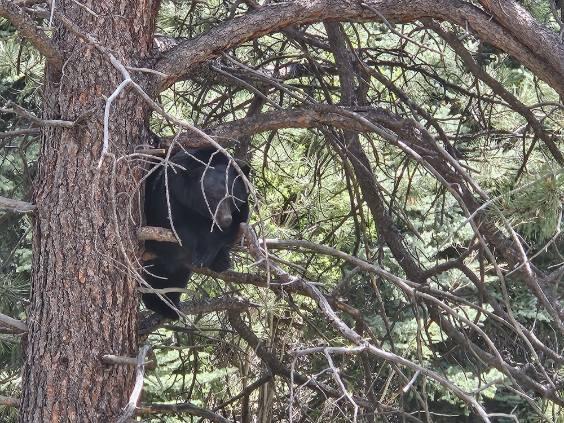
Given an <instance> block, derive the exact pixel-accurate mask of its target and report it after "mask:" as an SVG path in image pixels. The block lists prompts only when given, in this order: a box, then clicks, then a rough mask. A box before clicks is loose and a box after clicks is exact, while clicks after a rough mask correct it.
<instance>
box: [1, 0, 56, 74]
mask: <svg viewBox="0 0 564 423" xmlns="http://www.w3.org/2000/svg"><path fill="white" fill-rule="evenodd" d="M0 16H4V17H5V18H7V19H8V20H9V21H10V22H11V23H12V25H14V26H15V27H16V28H17V29H18V31H19V32H20V34H21V35H22V36H23V37H25V38H26V39H27V40H29V41H30V42H31V43H32V44H33V46H34V47H35V48H36V49H37V50H38V51H39V52H40V53H41V54H42V55H43V56H45V58H46V59H47V62H49V64H50V65H51V66H53V70H54V71H59V70H60V69H61V67H62V66H63V58H62V55H61V52H60V51H59V50H58V49H57V47H56V46H55V45H54V44H53V42H52V41H51V39H50V38H48V37H47V36H46V35H45V34H44V33H43V32H41V31H40V30H39V29H38V28H37V27H36V26H35V24H34V23H33V20H32V19H31V17H30V16H29V15H28V14H27V13H25V12H24V11H23V10H22V9H21V8H20V7H18V6H17V5H16V4H15V3H14V2H13V1H9V0H0Z"/></svg>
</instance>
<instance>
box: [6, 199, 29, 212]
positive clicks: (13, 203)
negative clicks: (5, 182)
mask: <svg viewBox="0 0 564 423" xmlns="http://www.w3.org/2000/svg"><path fill="white" fill-rule="evenodd" d="M35 209H36V206H35V205H34V204H31V203H26V202H25V201H20V200H12V199H11V198H6V197H0V210H8V211H10V212H12V213H30V212H32V211H34V210H35Z"/></svg>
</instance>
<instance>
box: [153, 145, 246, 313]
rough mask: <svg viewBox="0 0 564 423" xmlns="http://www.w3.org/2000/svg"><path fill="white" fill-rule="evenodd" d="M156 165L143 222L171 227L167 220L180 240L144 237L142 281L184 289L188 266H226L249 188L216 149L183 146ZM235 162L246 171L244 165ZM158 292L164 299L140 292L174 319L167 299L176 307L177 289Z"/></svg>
mask: <svg viewBox="0 0 564 423" xmlns="http://www.w3.org/2000/svg"><path fill="white" fill-rule="evenodd" d="M238 164H239V163H238ZM159 166H160V168H159V169H156V170H154V172H153V173H152V174H151V175H150V176H149V177H148V178H147V183H146V187H145V216H146V219H147V225H149V226H158V227H163V228H169V229H172V228H171V224H170V223H171V222H170V220H171V219H172V225H173V228H174V230H175V231H176V233H177V234H178V237H179V238H180V241H181V242H182V245H179V244H177V243H171V242H161V241H146V242H145V249H146V251H147V252H148V253H149V256H150V258H149V259H148V260H146V261H145V263H144V267H145V280H146V281H147V283H148V284H149V285H150V286H151V287H153V288H156V289H163V288H185V287H186V283H187V281H188V278H189V277H190V275H191V273H192V272H191V270H190V268H191V267H208V268H210V269H211V270H214V271H216V272H222V271H224V270H227V269H228V268H229V266H230V265H231V261H230V258H229V253H230V249H231V247H232V246H233V244H234V243H235V241H236V238H237V236H238V232H239V224H240V223H242V222H246V221H247V219H248V217H249V205H248V202H247V200H248V191H247V188H246V186H245V183H244V181H243V179H242V177H241V175H240V174H239V173H238V172H237V171H236V170H235V168H234V167H233V163H232V162H230V159H229V158H228V157H227V156H225V155H224V154H223V153H221V152H220V151H219V150H216V149H215V148H198V149H191V150H182V151H179V152H178V153H176V154H175V155H173V156H172V157H171V158H170V160H169V163H168V165H167V166H161V165H159ZM239 166H240V169H241V170H242V171H243V173H244V174H245V175H248V174H249V167H248V166H246V165H241V164H239ZM167 187H168V194H167ZM169 205H170V208H169ZM161 295H163V297H165V298H166V299H167V301H166V302H165V301H163V299H161V298H160V297H159V296H158V295H157V294H143V302H144V303H145V306H147V308H149V309H151V310H153V311H155V312H157V313H159V314H161V315H163V316H165V317H168V318H171V319H178V317H179V316H178V314H177V312H176V311H174V310H173V309H172V308H171V307H170V306H169V305H167V302H170V303H172V304H174V306H178V304H179V301H180V293H179V292H170V293H166V294H161Z"/></svg>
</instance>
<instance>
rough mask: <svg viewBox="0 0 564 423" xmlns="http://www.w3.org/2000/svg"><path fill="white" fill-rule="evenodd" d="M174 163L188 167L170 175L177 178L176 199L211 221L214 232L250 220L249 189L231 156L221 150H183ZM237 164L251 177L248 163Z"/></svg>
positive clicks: (174, 188)
mask: <svg viewBox="0 0 564 423" xmlns="http://www.w3.org/2000/svg"><path fill="white" fill-rule="evenodd" d="M172 161H173V162H174V163H176V164H178V165H180V166H182V167H183V168H184V169H177V170H176V175H175V176H173V175H174V172H169V179H173V178H174V179H175V181H174V183H173V184H172V185H173V191H174V194H175V198H176V199H177V200H178V201H179V202H180V203H181V204H182V205H183V206H184V207H186V208H188V209H189V210H190V211H192V212H194V213H196V214H198V215H200V216H201V217H203V218H205V219H206V220H207V221H209V222H210V225H211V227H212V230H217V229H219V230H221V231H224V230H227V229H229V228H230V227H231V226H232V225H233V224H236V225H239V223H241V222H244V221H246V220H247V217H248V204H247V201H248V196H249V195H248V190H247V187H246V185H245V182H244V180H243V178H242V176H241V174H240V173H239V172H238V171H237V170H236V169H235V166H234V165H233V161H231V160H230V159H229V158H228V157H226V156H225V155H224V154H222V153H221V152H219V151H218V150H214V149H198V150H191V151H190V150H188V151H181V152H179V153H177V154H176V155H175V156H174V157H173V159H172ZM237 165H238V166H239V168H240V169H241V171H242V172H243V174H244V175H245V176H248V175H249V171H250V168H249V166H248V165H247V164H245V163H242V162H237ZM178 182H180V183H178ZM169 183H170V182H169Z"/></svg>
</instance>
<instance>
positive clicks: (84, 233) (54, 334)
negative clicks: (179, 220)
mask: <svg viewBox="0 0 564 423" xmlns="http://www.w3.org/2000/svg"><path fill="white" fill-rule="evenodd" d="M158 3H159V2H158V0H147V1H143V2H138V1H134V0H121V1H108V2H101V3H99V4H98V5H97V6H96V9H97V13H98V15H99V16H98V17H95V16H93V15H92V14H91V13H89V12H88V11H87V10H86V9H85V8H83V7H80V6H79V5H77V3H75V2H73V1H58V2H57V3H56V10H57V11H60V12H61V13H64V14H65V15H66V16H67V17H68V18H69V19H70V20H72V22H73V23H74V24H75V25H76V27H77V28H80V30H81V31H84V33H88V34H90V35H91V36H93V37H94V38H95V39H96V40H98V41H99V42H100V43H101V45H103V46H105V48H106V49H108V51H111V52H112V54H113V55H114V56H115V57H116V58H117V59H118V60H119V61H121V62H122V63H123V64H125V65H133V66H134V65H135V64H137V63H138V62H139V61H140V60H141V59H143V58H145V57H146V56H147V55H148V53H149V51H150V48H151V44H152V37H153V31H154V24H155V16H156V12H157V8H158ZM54 27H55V32H54V36H53V42H54V44H55V46H56V47H57V48H58V49H59V50H60V52H61V55H62V57H63V60H64V63H65V65H64V68H63V72H62V73H60V72H58V71H56V70H54V69H53V68H49V67H48V68H47V70H46V83H45V86H44V114H45V116H44V117H45V118H52V119H55V118H56V119H64V120H70V121H75V120H77V119H78V121H79V122H78V123H77V124H76V125H75V126H74V127H73V128H71V129H50V130H46V131H45V132H44V133H43V136H42V148H41V155H40V159H39V171H38V175H37V179H36V180H37V185H36V187H35V193H34V197H35V198H34V202H35V204H36V205H37V210H36V216H35V224H34V233H33V278H32V298H31V304H30V306H29V310H28V313H29V319H28V325H29V339H28V342H27V345H26V352H25V356H26V358H25V368H24V372H23V383H22V386H23V393H22V400H21V405H20V421H21V422H25V423H29V422H46V421H51V422H66V421H73V422H74V421H80V422H110V421H115V420H116V416H118V415H119V413H120V410H121V408H122V407H123V406H124V405H125V404H126V402H127V398H128V396H129V393H130V390H131V388H132V382H133V376H134V368H133V367H128V366H109V365H104V364H103V363H102V361H101V360H100V357H101V356H102V355H103V354H115V355H121V356H134V355H135V354H136V347H137V339H136V326H137V321H136V317H137V316H136V313H137V307H136V305H137V292H136V281H135V279H134V278H133V277H132V276H131V274H130V273H129V272H127V270H126V269H125V268H124V266H123V264H120V262H119V260H120V258H122V257H123V252H125V253H126V254H127V255H128V256H129V258H130V259H132V258H133V255H134V254H135V253H136V249H137V242H136V241H134V239H135V232H134V230H133V229H135V228H134V223H135V222H132V221H131V219H128V215H127V209H128V199H129V196H131V195H133V194H134V189H135V176H136V175H135V172H134V171H132V170H131V169H130V168H129V166H128V165H127V164H126V163H125V162H123V163H122V162H118V163H117V164H116V163H115V162H114V160H113V157H112V155H111V154H112V153H113V154H115V156H118V157H119V156H120V155H122V154H126V153H127V152H130V151H131V148H130V147H131V146H132V145H134V144H136V143H138V142H139V139H140V138H142V137H144V136H145V134H144V129H143V128H144V127H145V124H146V120H147V117H148V110H147V106H146V105H145V104H144V102H143V101H142V100H140V99H139V96H137V95H134V94H133V93H131V92H130V91H127V90H126V91H125V92H124V93H122V94H120V96H119V97H118V98H117V99H116V100H115V102H114V103H113V105H112V109H111V110H112V113H111V119H110V150H109V152H110V155H108V156H106V158H105V160H104V162H103V165H102V167H101V168H100V169H99V168H98V161H99V159H100V155H101V150H102V139H103V122H102V120H101V118H100V116H101V115H102V113H100V112H101V111H103V109H104V103H103V102H101V101H100V98H101V97H102V95H103V96H109V95H111V93H112V92H113V91H114V90H115V88H116V87H117V86H118V85H119V84H120V82H122V77H121V75H120V74H119V72H117V70H116V69H115V68H114V67H113V66H112V64H111V63H110V61H109V59H108V56H107V55H106V54H104V53H103V52H102V51H100V50H98V49H96V48H95V47H94V46H93V45H92V43H91V42H87V41H85V40H84V39H82V38H81V37H80V36H78V35H77V34H75V33H73V32H72V31H71V30H69V28H65V27H64V25H63V24H62V23H61V22H60V20H58V19H55V22H54ZM92 112H95V113H92ZM112 180H113V181H114V182H112ZM114 208H115V210H117V213H116V216H117V222H116V221H115V219H114ZM121 261H122V262H123V260H121Z"/></svg>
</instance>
